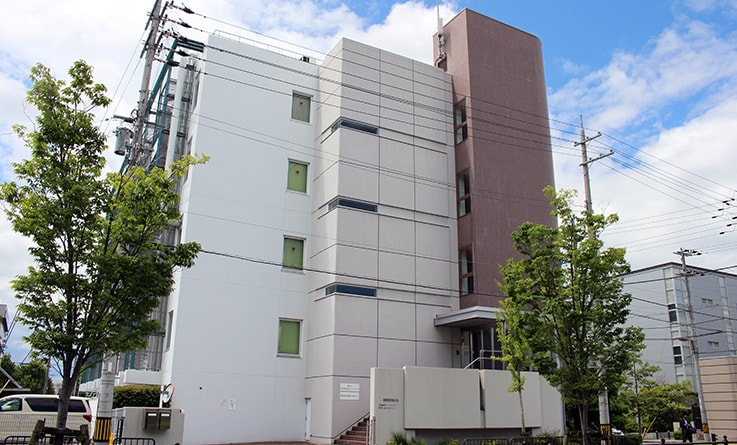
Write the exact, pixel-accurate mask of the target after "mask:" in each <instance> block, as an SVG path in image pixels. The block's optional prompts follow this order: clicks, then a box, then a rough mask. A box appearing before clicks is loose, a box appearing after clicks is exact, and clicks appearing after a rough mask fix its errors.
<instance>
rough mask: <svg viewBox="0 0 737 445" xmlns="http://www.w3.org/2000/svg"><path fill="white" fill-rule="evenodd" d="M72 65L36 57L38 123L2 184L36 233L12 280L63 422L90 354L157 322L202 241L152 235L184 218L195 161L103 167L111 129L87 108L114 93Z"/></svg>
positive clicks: (0, 189) (33, 100)
mask: <svg viewBox="0 0 737 445" xmlns="http://www.w3.org/2000/svg"><path fill="white" fill-rule="evenodd" d="M69 77H70V80H69V82H68V83H67V82H65V81H63V80H57V79H55V78H54V77H52V75H51V72H50V70H49V69H48V68H46V67H45V66H43V65H40V64H39V65H36V66H34V67H33V68H32V69H31V74H30V79H31V88H30V89H29V91H28V93H27V101H28V102H29V103H30V104H31V105H33V106H35V107H36V108H37V110H38V116H37V117H36V124H35V126H34V129H33V131H28V130H26V129H25V128H24V127H22V126H16V127H15V128H14V129H15V131H16V133H17V134H18V136H19V137H20V138H21V139H22V140H23V141H24V142H25V144H26V145H27V146H28V147H29V148H30V150H31V156H30V158H29V159H25V160H23V161H21V162H18V163H15V164H13V167H14V171H15V174H16V176H17V178H18V182H7V183H5V184H2V185H0V199H1V200H2V201H4V203H5V212H6V215H7V217H8V219H9V220H10V222H11V224H12V226H13V229H14V230H15V231H16V232H18V233H20V234H22V235H25V236H27V237H29V238H30V239H31V240H32V242H33V245H32V247H31V248H30V249H29V251H30V254H31V256H32V257H33V259H34V265H33V266H31V267H29V269H28V273H27V274H26V275H23V276H19V277H17V278H16V279H15V280H13V282H12V285H13V289H14V291H15V293H16V297H17V298H18V299H19V300H20V301H19V304H18V316H19V319H20V320H21V321H22V322H23V323H24V324H26V325H27V326H28V327H29V328H30V332H31V333H30V334H29V335H28V337H27V341H28V342H29V344H30V345H31V347H32V348H33V349H34V350H35V351H37V352H38V353H39V354H40V355H41V356H44V357H50V358H51V359H52V361H53V364H54V366H56V368H57V369H56V370H57V371H58V373H59V375H60V377H61V390H60V393H59V395H60V399H61V403H60V404H59V413H58V420H57V425H56V427H57V428H64V427H65V426H66V421H67V413H68V408H69V398H70V397H71V395H72V392H73V390H74V388H75V386H76V382H77V380H78V378H79V376H80V374H81V372H82V371H83V369H84V367H85V363H87V361H88V360H89V359H91V358H93V357H102V356H104V355H105V354H108V353H116V352H125V351H130V350H133V349H135V348H137V347H142V346H143V345H144V343H145V338H146V336H147V335H149V334H150V333H153V332H155V331H156V330H157V329H159V327H158V322H157V321H155V320H151V317H150V314H151V311H152V310H153V309H154V308H155V307H156V306H157V304H158V303H159V301H160V299H161V298H162V297H164V296H166V295H168V294H169V293H170V291H171V289H172V285H173V273H174V270H175V268H177V267H190V266H191V265H192V264H193V263H194V260H195V258H196V255H197V252H198V251H199V245H198V244H197V243H193V242H192V243H186V244H180V245H177V246H175V247H167V246H163V245H161V244H160V243H158V242H157V239H158V236H159V235H160V234H161V233H163V232H164V231H165V230H166V229H167V228H168V227H169V225H170V224H173V223H177V222H178V221H179V219H180V218H181V215H180V214H179V211H178V202H179V197H178V195H177V193H176V187H175V186H176V185H177V183H178V181H179V178H180V177H181V176H183V175H184V174H185V173H186V171H187V169H188V168H189V166H190V165H192V164H193V163H196V162H199V161H197V160H194V159H193V158H191V157H187V158H185V159H183V160H181V161H180V162H178V163H177V164H176V165H174V166H173V167H172V170H171V171H164V170H161V169H157V168H155V169H153V170H152V171H150V172H146V171H144V170H143V169H142V168H138V167H133V168H131V169H129V170H128V171H127V172H126V173H125V174H119V173H110V174H107V175H103V168H104V165H105V158H104V157H103V152H104V150H105V148H106V146H105V140H106V138H105V135H104V134H103V133H102V132H101V131H100V130H99V129H98V128H97V127H96V126H95V125H94V123H93V119H94V115H93V113H92V111H93V110H94V109H95V108H97V107H103V106H106V105H108V104H109V103H110V99H108V98H107V97H106V96H105V91H106V89H105V87H104V86H103V85H101V84H96V83H94V81H93V78H92V68H91V67H90V66H89V65H87V64H86V63H85V62H84V61H78V62H75V63H74V64H73V65H72V67H71V68H70V69H69ZM61 439H62V438H61V436H58V437H56V438H55V443H60V441H61Z"/></svg>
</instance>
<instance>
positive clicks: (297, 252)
mask: <svg viewBox="0 0 737 445" xmlns="http://www.w3.org/2000/svg"><path fill="white" fill-rule="evenodd" d="M303 250H304V240H301V239H294V238H284V260H283V262H282V266H284V267H288V268H290V269H302V253H303Z"/></svg>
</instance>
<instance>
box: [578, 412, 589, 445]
mask: <svg viewBox="0 0 737 445" xmlns="http://www.w3.org/2000/svg"><path fill="white" fill-rule="evenodd" d="M578 417H579V419H580V420H581V444H582V445H589V435H588V434H587V433H588V431H589V405H578Z"/></svg>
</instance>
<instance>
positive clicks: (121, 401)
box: [113, 385, 160, 408]
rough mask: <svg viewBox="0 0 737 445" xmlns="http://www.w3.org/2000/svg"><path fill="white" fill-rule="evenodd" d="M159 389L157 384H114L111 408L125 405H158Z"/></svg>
mask: <svg viewBox="0 0 737 445" xmlns="http://www.w3.org/2000/svg"><path fill="white" fill-rule="evenodd" d="M159 394H160V389H159V387H158V386H157V385H130V386H116V387H115V388H114V390H113V408H123V407H126V406H145V407H152V408H155V407H158V406H159Z"/></svg>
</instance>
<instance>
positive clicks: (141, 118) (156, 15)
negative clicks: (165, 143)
mask: <svg viewBox="0 0 737 445" xmlns="http://www.w3.org/2000/svg"><path fill="white" fill-rule="evenodd" d="M162 12H163V11H162V10H161V0H155V3H154V7H153V9H152V10H151V15H150V16H149V19H148V22H147V23H146V29H148V28H149V25H151V30H150V31H149V33H148V38H147V39H146V44H145V46H144V48H143V52H142V53H141V56H144V54H145V59H144V65H143V77H142V79H141V89H140V90H139V93H140V94H139V96H138V108H137V109H136V115H135V122H134V127H133V146H132V148H131V153H130V158H129V165H138V164H140V163H142V162H143V154H144V153H145V151H146V150H145V147H144V140H143V131H144V128H145V126H146V122H147V121H148V108H147V106H146V103H147V102H148V96H149V85H150V83H151V71H152V69H153V62H154V57H155V56H156V51H157V49H158V48H157V45H158V43H157V42H158V34H159V27H160V26H161V14H162Z"/></svg>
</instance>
